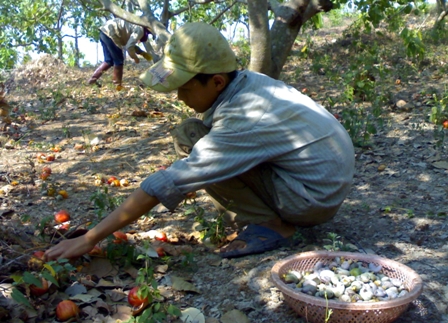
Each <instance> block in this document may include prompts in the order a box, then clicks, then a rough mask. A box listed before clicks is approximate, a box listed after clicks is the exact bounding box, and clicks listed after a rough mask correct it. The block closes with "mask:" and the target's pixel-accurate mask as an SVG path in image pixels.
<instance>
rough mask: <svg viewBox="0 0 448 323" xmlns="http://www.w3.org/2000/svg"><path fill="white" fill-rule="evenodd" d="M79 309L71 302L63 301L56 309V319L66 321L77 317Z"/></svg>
mask: <svg viewBox="0 0 448 323" xmlns="http://www.w3.org/2000/svg"><path fill="white" fill-rule="evenodd" d="M78 314H79V307H78V305H76V304H75V303H74V302H72V301H71V300H68V299H67V300H64V301H62V302H60V303H59V304H58V306H57V307H56V317H57V318H58V320H59V321H66V320H68V319H69V318H72V317H75V316H78Z"/></svg>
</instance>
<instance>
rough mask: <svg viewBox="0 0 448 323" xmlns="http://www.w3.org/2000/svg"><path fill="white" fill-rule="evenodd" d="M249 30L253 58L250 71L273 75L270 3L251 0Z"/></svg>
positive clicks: (263, 0) (249, 2) (248, 3)
mask: <svg viewBox="0 0 448 323" xmlns="http://www.w3.org/2000/svg"><path fill="white" fill-rule="evenodd" d="M247 5H248V9H249V30H250V48H251V58H250V64H249V69H250V70H252V71H257V72H260V73H264V74H267V75H269V74H270V73H271V40H270V35H269V25H268V24H269V19H268V15H267V13H268V3H267V1H265V0H249V1H248V2H247Z"/></svg>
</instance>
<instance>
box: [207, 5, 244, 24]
mask: <svg viewBox="0 0 448 323" xmlns="http://www.w3.org/2000/svg"><path fill="white" fill-rule="evenodd" d="M236 3H237V1H233V2H232V3H231V4H230V5H229V6H227V7H225V8H224V9H223V10H222V11H221V12H220V13H219V14H218V15H217V16H216V17H215V18H213V20H212V21H211V22H210V24H214V23H215V22H216V21H218V19H219V18H221V17H222V15H224V14H225V13H226V12H227V11H229V10H230V8H232V7H233V6H234V5H235V4H236Z"/></svg>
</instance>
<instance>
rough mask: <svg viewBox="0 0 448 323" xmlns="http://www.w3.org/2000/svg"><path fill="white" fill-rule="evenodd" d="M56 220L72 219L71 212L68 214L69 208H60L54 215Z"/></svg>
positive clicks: (58, 221) (65, 220) (59, 221)
mask: <svg viewBox="0 0 448 323" xmlns="http://www.w3.org/2000/svg"><path fill="white" fill-rule="evenodd" d="M54 220H55V221H56V223H63V222H67V221H69V220H70V214H68V211H67V210H60V211H58V212H56V214H55V215H54Z"/></svg>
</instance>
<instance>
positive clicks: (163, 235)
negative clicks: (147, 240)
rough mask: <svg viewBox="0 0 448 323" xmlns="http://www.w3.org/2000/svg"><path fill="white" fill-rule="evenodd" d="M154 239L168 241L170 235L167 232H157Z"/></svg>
mask: <svg viewBox="0 0 448 323" xmlns="http://www.w3.org/2000/svg"><path fill="white" fill-rule="evenodd" d="M154 239H156V240H158V241H162V242H168V237H167V236H166V233H165V232H157V233H156V235H155V237H154Z"/></svg>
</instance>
